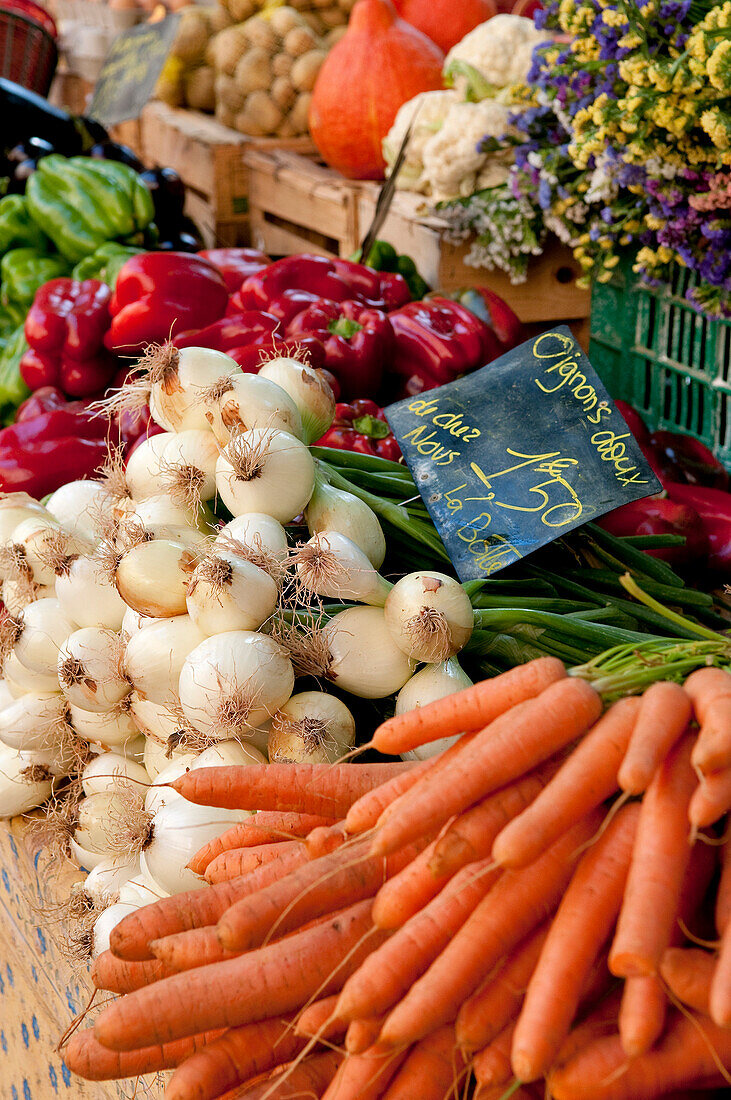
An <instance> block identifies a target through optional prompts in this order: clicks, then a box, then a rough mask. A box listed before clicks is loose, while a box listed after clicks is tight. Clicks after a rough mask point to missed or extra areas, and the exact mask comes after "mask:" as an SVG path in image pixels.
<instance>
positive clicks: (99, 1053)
mask: <svg viewBox="0 0 731 1100" xmlns="http://www.w3.org/2000/svg"><path fill="white" fill-rule="evenodd" d="M222 1034H223V1032H222V1031H208V1032H205V1033H204V1034H203V1035H191V1036H190V1037H188V1038H185V1039H177V1040H176V1041H175V1042H174V1043H165V1044H164V1045H163V1046H154V1047H143V1048H142V1049H140V1050H130V1051H125V1052H122V1051H118V1050H108V1049H107V1048H106V1047H103V1046H102V1045H101V1043H100V1042H99V1041H98V1040H97V1039H96V1038H95V1037H94V1031H93V1028H87V1029H86V1030H85V1031H77V1032H76V1033H75V1034H74V1035H72V1036H71V1038H70V1039H69V1041H68V1044H67V1045H66V1047H65V1048H64V1052H63V1060H64V1062H65V1063H66V1065H67V1066H68V1068H69V1069H70V1070H71V1071H72V1073H75V1074H76V1075H77V1076H78V1077H83V1078H84V1079H85V1080H86V1081H114V1080H118V1079H119V1078H122V1077H138V1076H140V1075H141V1074H143V1073H157V1072H158V1071H159V1070H162V1069H174V1068H175V1066H179V1065H180V1063H181V1062H183V1060H184V1059H186V1058H189V1057H190V1055H191V1054H193V1053H194V1052H195V1051H196V1050H198V1049H200V1048H201V1047H204V1045H205V1044H206V1043H210V1042H213V1040H215V1039H218V1037H219V1036H220V1035H222Z"/></svg>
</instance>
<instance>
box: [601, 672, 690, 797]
mask: <svg viewBox="0 0 731 1100" xmlns="http://www.w3.org/2000/svg"><path fill="white" fill-rule="evenodd" d="M637 707H638V710H639V713H638V715H637V718H636V722H635V725H634V730H632V731H631V736H630V739H629V745H628V747H627V750H626V753H625V755H624V759H623V760H622V766H621V767H620V769H619V786H620V787H621V788H622V790H623V791H628V792H629V793H630V794H641V793H642V792H643V791H644V790H646V789H647V787H648V785H649V783H650V781H651V779H652V777H653V775H654V774H655V772H656V771H657V769H658V768H659V767H660V765H661V764H662V762H663V760H664V759H665V757H666V756H667V755H668V753H669V752H670V750H671V748H672V747H673V745H674V744H675V742H676V741H677V740H678V738H679V737H680V736H681V734H682V733H683V732H684V730H685V727H686V726H687V725H688V722H689V721H690V720H691V717H692V706H691V702H690V696H688V695H686V693H685V692H684V691H683V689H682V687H680V685H679V684H673V683H671V682H669V681H667V680H658V682H657V683H655V684H651V685H650V687H649V688H647V690H646V691H645V693H644V695H643V696H642V699H641V700H637Z"/></svg>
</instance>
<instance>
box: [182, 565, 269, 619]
mask: <svg viewBox="0 0 731 1100" xmlns="http://www.w3.org/2000/svg"><path fill="white" fill-rule="evenodd" d="M278 598H279V590H278V588H277V585H276V584H275V582H274V581H273V580H272V578H271V577H270V576H269V574H268V573H265V572H264V570H263V569H260V568H259V567H258V566H257V565H254V564H253V563H252V562H250V561H247V560H246V559H245V558H242V557H240V556H239V555H238V554H235V553H230V552H227V551H225V550H218V551H217V552H216V553H215V554H209V555H208V556H207V557H205V558H204V559H203V561H201V562H199V563H198V565H197V566H196V568H195V570H194V571H193V575H192V576H191V578H190V583H189V585H188V593H187V596H186V601H185V602H186V606H187V608H188V614H189V615H190V617H191V619H192V620H193V621H194V623H195V624H196V626H197V627H198V629H199V630H201V631H202V632H203V633H204V634H206V635H211V634H222V633H224V632H225V631H227V630H256V629H257V628H258V627H260V626H261V624H262V623H263V622H264V621H265V619H268V618H269V616H270V615H271V614H272V613H273V611H274V609H275V607H276V606H277V600H278Z"/></svg>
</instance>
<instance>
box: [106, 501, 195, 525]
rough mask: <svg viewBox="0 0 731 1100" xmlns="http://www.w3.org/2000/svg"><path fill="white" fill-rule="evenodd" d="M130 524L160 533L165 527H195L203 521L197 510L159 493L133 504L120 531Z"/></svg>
mask: <svg viewBox="0 0 731 1100" xmlns="http://www.w3.org/2000/svg"><path fill="white" fill-rule="evenodd" d="M131 524H132V525H137V526H138V527H143V528H145V530H150V529H151V528H154V529H155V530H156V531H160V530H164V529H165V528H167V527H197V526H200V525H202V524H203V519H202V517H201V514H200V512H199V510H198V509H197V508H191V507H189V506H188V505H187V504H176V503H175V501H174V500H173V499H172V497H171V496H170V494H169V493H161V494H160V495H159V496H154V497H146V499H145V500H141V501H139V503H137V504H135V505H134V507H133V508H132V509H131V511H129V512H128V513H127V514H126V516H125V517H124V519H123V520H122V522H121V524H120V527H121V530H122V531H124V529H125V527H127V526H129V525H131ZM201 529H202V527H201Z"/></svg>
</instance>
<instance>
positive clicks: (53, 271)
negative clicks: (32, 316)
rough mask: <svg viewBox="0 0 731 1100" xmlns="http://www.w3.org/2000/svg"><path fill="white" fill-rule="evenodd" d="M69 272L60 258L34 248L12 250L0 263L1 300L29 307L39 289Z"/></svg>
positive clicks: (64, 261) (67, 266)
mask: <svg viewBox="0 0 731 1100" xmlns="http://www.w3.org/2000/svg"><path fill="white" fill-rule="evenodd" d="M68 273H69V265H68V263H67V262H66V260H64V258H63V256H46V255H44V254H43V253H42V252H37V251H36V250H35V248H12V249H11V250H10V252H6V253H5V255H4V256H3V258H2V260H0V301H1V302H2V303H3V304H6V303H8V302H16V303H18V305H22V306H26V307H29V306H31V305H32V304H33V299H34V297H35V293H36V291H37V290H38V287H39V286H43V284H44V283H47V282H48V281H49V279H57V278H58V277H59V276H60V275H68Z"/></svg>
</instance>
